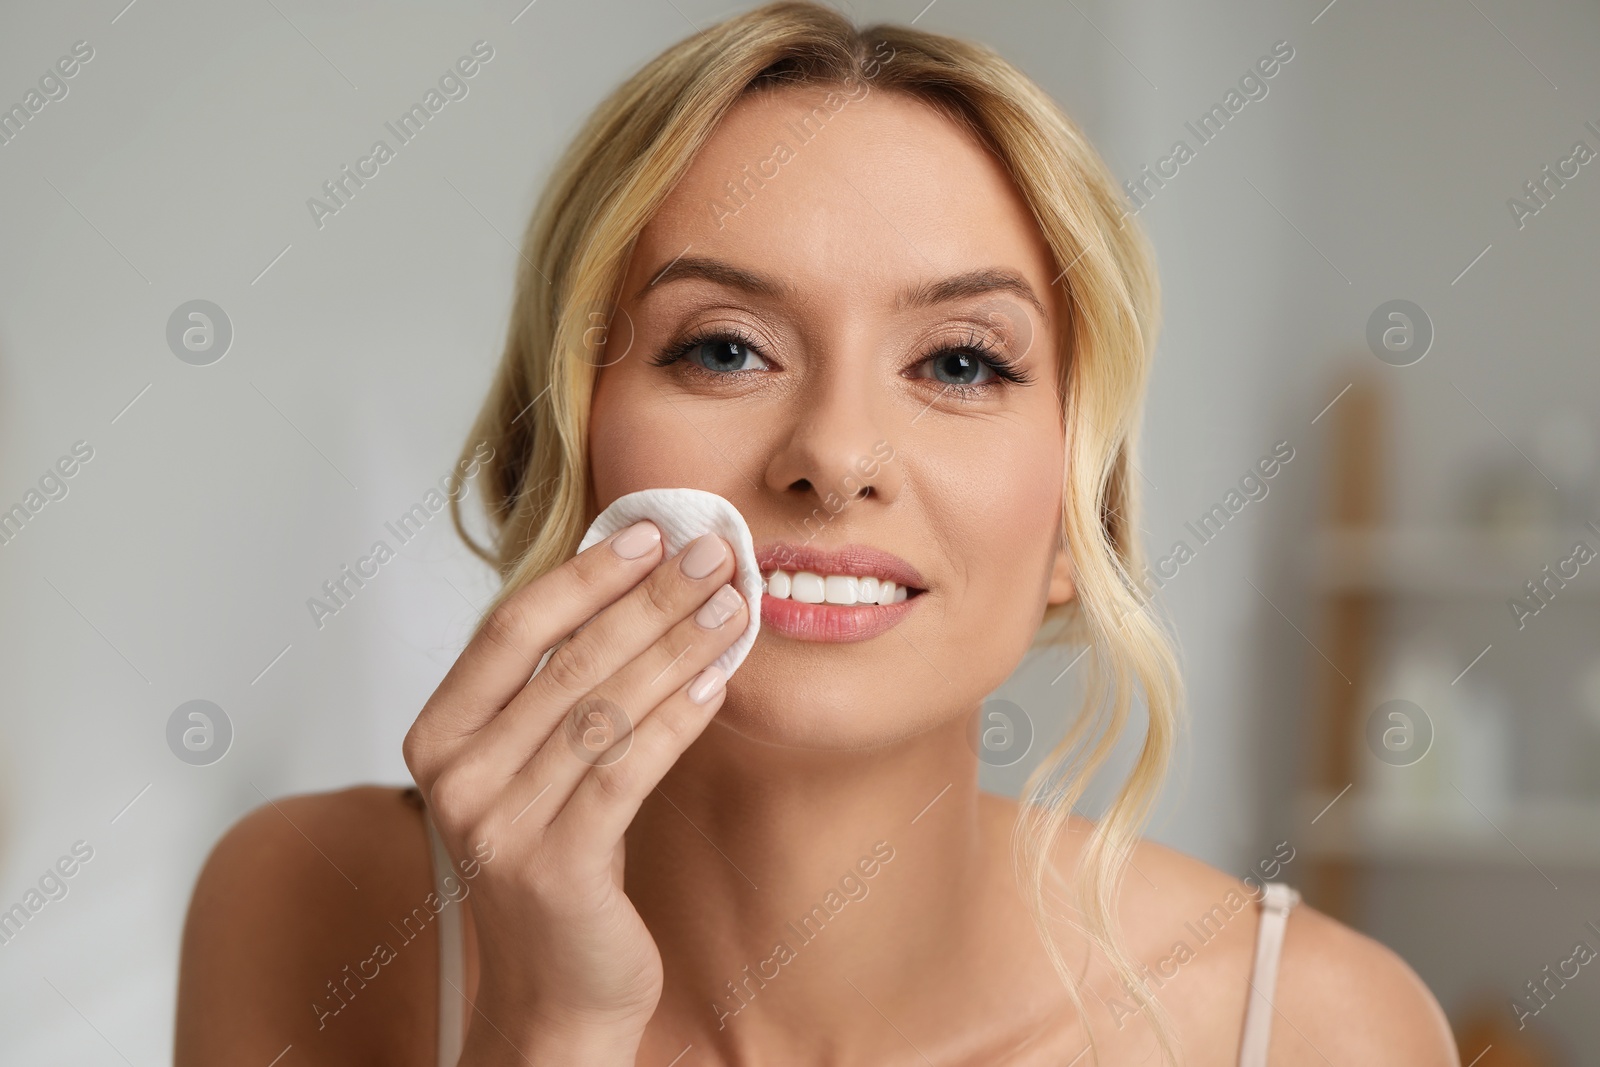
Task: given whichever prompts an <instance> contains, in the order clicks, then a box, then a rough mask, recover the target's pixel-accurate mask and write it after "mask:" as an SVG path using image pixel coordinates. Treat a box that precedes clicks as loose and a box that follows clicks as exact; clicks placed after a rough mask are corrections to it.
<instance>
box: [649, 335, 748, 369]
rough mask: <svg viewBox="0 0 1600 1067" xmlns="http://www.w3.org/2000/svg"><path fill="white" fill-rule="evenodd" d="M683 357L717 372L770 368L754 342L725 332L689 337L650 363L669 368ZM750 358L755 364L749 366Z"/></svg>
mask: <svg viewBox="0 0 1600 1067" xmlns="http://www.w3.org/2000/svg"><path fill="white" fill-rule="evenodd" d="M682 359H687V360H688V361H689V362H690V363H693V364H694V365H695V366H697V367H701V368H704V369H705V370H708V371H710V372H712V373H714V374H720V373H725V372H728V373H731V372H734V371H745V370H765V369H767V362H766V360H764V359H762V358H761V355H760V353H759V352H758V351H757V349H756V347H755V345H754V343H752V342H750V341H747V340H745V339H744V338H742V337H740V336H738V335H737V334H732V333H722V332H714V333H706V334H698V335H695V336H692V337H689V338H688V339H686V340H684V341H681V342H679V343H678V344H676V345H673V346H672V347H670V348H668V349H667V350H666V351H664V352H662V353H661V354H660V355H658V356H656V357H655V358H654V359H652V360H651V361H650V362H651V365H652V366H656V367H665V366H667V365H669V364H672V363H676V362H678V361H679V360H682ZM747 360H754V361H755V365H754V366H751V365H748V364H747V363H746V361H747Z"/></svg>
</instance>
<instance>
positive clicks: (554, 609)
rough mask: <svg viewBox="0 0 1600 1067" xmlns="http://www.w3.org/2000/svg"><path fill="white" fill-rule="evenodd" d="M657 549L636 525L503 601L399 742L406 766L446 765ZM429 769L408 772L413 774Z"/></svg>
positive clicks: (637, 575)
mask: <svg viewBox="0 0 1600 1067" xmlns="http://www.w3.org/2000/svg"><path fill="white" fill-rule="evenodd" d="M661 545H662V542H661V531H660V529H659V528H657V526H656V525H655V523H653V522H649V521H641V522H638V523H635V524H633V525H632V526H629V527H628V528H627V529H624V530H619V531H618V532H617V533H615V534H613V535H611V536H610V537H607V538H605V539H604V540H602V541H600V542H599V543H597V544H594V545H591V546H589V547H588V548H587V549H585V550H584V551H582V552H579V553H578V554H577V555H576V556H574V557H573V558H572V559H570V560H567V561H566V562H565V563H563V564H561V565H560V566H558V567H556V568H554V569H553V570H551V571H549V572H548V573H546V574H542V575H540V576H539V577H538V578H535V579H534V580H533V581H531V582H529V583H528V584H527V585H525V586H523V587H522V588H521V589H519V590H517V591H516V592H515V593H513V594H512V595H511V596H510V597H507V598H506V600H505V601H504V602H502V603H501V604H500V605H499V606H497V607H496V608H495V610H494V611H492V612H490V613H489V614H488V615H487V616H486V617H485V618H484V619H483V620H482V622H480V623H479V625H478V629H477V631H476V632H475V633H474V634H473V636H472V639H471V640H470V641H468V642H467V647H466V648H465V649H463V650H462V652H461V655H460V656H458V657H457V658H456V661H455V663H454V664H452V665H451V667H450V670H449V671H448V672H447V673H446V674H445V676H444V680H443V681H441V682H440V683H439V687H438V688H437V689H436V690H435V691H434V694H433V696H432V697H431V698H430V699H429V700H428V703H427V705H426V706H424V707H423V709H422V713H421V714H420V715H418V716H417V721H416V722H415V723H414V724H413V725H412V727H411V731H410V733H408V735H407V737H406V760H407V763H408V764H410V763H411V761H412V759H413V757H416V758H417V759H418V760H419V762H427V763H432V764H434V765H438V764H440V763H442V762H443V761H446V760H448V759H449V758H450V757H451V755H453V754H454V752H455V750H456V749H457V748H459V746H460V745H461V743H462V742H463V741H464V740H465V739H466V738H468V737H470V736H471V735H472V734H473V733H475V732H476V731H477V730H479V729H481V728H482V726H483V725H484V723H486V722H489V721H490V720H491V719H493V718H494V716H495V715H496V714H498V713H499V712H500V710H501V709H502V708H504V707H505V706H506V704H507V703H508V702H509V701H510V700H511V699H512V698H513V697H515V696H516V695H517V693H518V692H520V691H521V689H522V687H523V686H524V685H526V684H527V681H528V679H529V678H530V677H532V676H533V673H534V669H535V667H536V666H537V664H538V662H539V658H540V657H541V656H542V655H543V654H544V652H545V650H546V649H548V648H550V647H552V646H554V645H555V644H556V642H557V641H559V640H561V638H563V637H565V636H566V635H567V634H569V633H571V632H572V631H573V630H575V629H577V628H578V627H579V626H580V625H582V624H583V623H584V622H585V621H586V620H587V619H590V618H592V617H593V616H594V615H595V613H596V612H599V611H602V610H604V609H605V608H606V607H607V606H609V605H611V604H612V603H614V602H616V601H617V600H618V599H619V598H621V597H623V596H624V595H625V594H627V593H628V591H629V590H631V589H633V588H634V587H636V586H637V585H638V583H639V582H640V581H641V580H642V579H643V578H645V576H646V575H648V574H649V573H650V571H651V569H652V568H654V567H655V566H656V565H657V564H658V563H659V562H660V560H661V552H662V547H661ZM629 553H631V555H628V554H629ZM431 769H432V768H419V767H417V766H412V771H413V773H414V774H415V773H417V772H418V771H419V770H421V771H424V773H426V772H427V771H428V770H431ZM418 781H419V782H420V781H421V779H420V778H419V779H418Z"/></svg>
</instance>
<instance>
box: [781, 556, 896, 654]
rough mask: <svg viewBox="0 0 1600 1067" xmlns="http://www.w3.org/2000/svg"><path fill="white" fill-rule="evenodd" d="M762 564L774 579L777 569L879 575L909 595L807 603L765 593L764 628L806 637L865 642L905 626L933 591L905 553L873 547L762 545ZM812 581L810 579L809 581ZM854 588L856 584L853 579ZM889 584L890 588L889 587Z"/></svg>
mask: <svg viewBox="0 0 1600 1067" xmlns="http://www.w3.org/2000/svg"><path fill="white" fill-rule="evenodd" d="M756 562H757V563H758V564H759V566H760V567H761V572H762V574H764V575H767V576H768V578H769V579H770V578H771V576H772V575H773V574H774V572H777V571H783V572H785V573H786V574H788V575H791V576H793V575H798V574H800V573H801V572H807V573H809V574H812V575H818V576H821V577H822V578H823V579H827V578H829V577H834V578H835V580H836V581H837V580H838V579H840V578H846V577H848V578H850V579H858V578H859V579H868V580H869V582H868V584H869V585H870V584H871V581H870V580H873V579H875V580H876V581H877V582H880V583H888V582H893V583H895V584H896V585H899V586H901V587H903V588H904V598H903V599H896V600H893V601H892V602H890V603H887V604H879V603H857V604H836V603H825V602H824V603H806V602H803V601H802V600H797V599H794V598H793V597H786V596H782V595H778V596H774V595H772V594H771V593H766V594H764V595H763V596H762V597H761V623H762V626H763V627H771V628H772V629H774V630H776V631H778V632H779V633H782V634H784V635H785V636H787V637H791V638H794V639H796V640H801V641H834V642H849V641H865V640H867V639H868V638H871V637H876V636H877V635H878V634H881V633H883V632H884V631H886V630H888V629H890V628H891V627H893V626H896V625H898V624H899V622H900V621H901V620H902V619H904V618H905V617H906V616H907V615H908V614H910V613H911V612H912V611H913V610H915V608H916V605H917V604H918V603H919V602H920V596H919V594H921V593H923V592H925V591H926V589H927V584H926V579H924V578H923V577H922V574H921V572H920V571H918V570H917V569H916V568H915V567H913V566H912V565H911V564H910V563H908V562H906V561H905V560H903V559H901V558H900V557H899V556H896V555H894V554H893V553H890V552H884V551H883V550H881V549H876V548H872V547H871V546H868V545H841V546H839V547H838V548H833V549H822V548H818V547H816V546H813V545H805V544H796V543H794V542H775V543H769V544H764V545H760V546H758V547H757V549H756ZM808 581H809V580H808ZM849 584H851V585H852V586H853V585H854V582H853V581H852V582H851V583H849ZM885 588H887V586H885Z"/></svg>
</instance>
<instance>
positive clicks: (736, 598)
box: [694, 584, 744, 630]
mask: <svg viewBox="0 0 1600 1067" xmlns="http://www.w3.org/2000/svg"><path fill="white" fill-rule="evenodd" d="M743 603H744V597H742V596H740V595H739V592H738V590H736V589H734V587H733V586H731V585H726V584H724V585H723V587H722V588H721V589H718V590H717V594H716V596H714V597H712V598H711V599H710V600H708V601H706V602H705V603H704V604H702V605H700V610H699V611H697V612H695V613H694V621H695V622H697V623H699V624H700V625H701V626H703V627H704V628H705V629H707V630H715V629H716V628H717V627H719V626H721V625H722V624H723V623H725V622H727V621H728V620H729V619H731V618H733V616H734V613H735V612H737V611H738V610H739V605H740V604H743Z"/></svg>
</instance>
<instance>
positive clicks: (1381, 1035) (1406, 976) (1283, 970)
mask: <svg viewBox="0 0 1600 1067" xmlns="http://www.w3.org/2000/svg"><path fill="white" fill-rule="evenodd" d="M1293 859H1294V849H1293V847H1292V846H1290V845H1289V843H1288V842H1282V843H1280V845H1279V846H1278V847H1277V849H1276V850H1275V851H1273V852H1271V853H1269V854H1268V855H1267V856H1266V857H1264V858H1263V859H1262V860H1261V861H1258V863H1257V865H1256V868H1257V872H1258V873H1253V874H1252V875H1251V876H1247V877H1246V878H1242V879H1241V878H1236V877H1234V876H1232V875H1230V874H1227V873H1225V872H1223V871H1220V870H1217V869H1216V868H1215V867H1212V866H1210V865H1209V864H1206V863H1204V862H1202V861H1200V860H1198V859H1195V858H1194V857H1193V856H1189V855H1186V854H1184V853H1182V852H1179V851H1177V850H1176V849H1172V848H1168V847H1166V846H1163V845H1160V844H1156V843H1155V842H1151V841H1144V840H1141V842H1140V843H1139V845H1138V846H1137V847H1136V848H1134V849H1133V850H1132V852H1131V854H1130V860H1131V862H1132V864H1134V865H1136V868H1137V869H1136V870H1133V871H1130V872H1129V874H1128V875H1127V876H1126V877H1125V880H1124V883H1123V884H1124V891H1123V906H1124V917H1125V920H1126V921H1127V923H1128V925H1129V926H1133V925H1134V923H1133V921H1132V920H1134V918H1135V917H1139V918H1140V919H1142V920H1143V921H1144V924H1145V927H1146V929H1149V930H1172V929H1174V927H1175V925H1176V926H1177V927H1178V928H1180V929H1181V930H1182V934H1180V935H1179V940H1180V941H1181V940H1183V939H1184V937H1185V936H1187V938H1188V941H1189V942H1192V943H1191V944H1190V945H1189V947H1190V949H1191V950H1192V955H1191V956H1190V959H1189V963H1191V964H1193V966H1192V970H1193V972H1194V975H1195V977H1196V978H1197V979H1198V980H1197V981H1196V982H1194V983H1192V985H1194V986H1202V985H1203V986H1209V987H1211V988H1210V990H1209V991H1207V990H1191V991H1189V992H1188V993H1187V994H1186V995H1184V996H1180V997H1168V996H1166V995H1165V994H1164V993H1163V996H1162V999H1163V1002H1164V1003H1167V1004H1168V1006H1169V1007H1171V1008H1173V1009H1174V1013H1175V1014H1176V1015H1180V1016H1184V1017H1187V1018H1188V1023H1189V1025H1188V1027H1186V1029H1190V1030H1191V1031H1199V1032H1202V1033H1205V1034H1206V1035H1207V1036H1208V1037H1210V1038H1212V1039H1214V1040H1218V1041H1222V1040H1225V1039H1226V1038H1228V1037H1230V1036H1231V1038H1232V1041H1233V1043H1232V1045H1230V1046H1228V1047H1230V1048H1232V1049H1234V1050H1237V1048H1238V1042H1239V1039H1240V1036H1241V1029H1242V1025H1243V1017H1244V1009H1245V1006H1246V1002H1247V1000H1248V992H1249V979H1250V976H1251V974H1252V971H1253V969H1254V962H1255V947H1256V934H1257V931H1258V930H1259V927H1260V921H1261V908H1260V905H1259V900H1260V897H1261V895H1262V885H1263V883H1264V882H1266V881H1275V880H1276V881H1287V882H1289V883H1291V884H1292V883H1293V882H1294V880H1295V879H1294V878H1293V877H1292V876H1289V875H1288V874H1287V872H1286V871H1285V870H1284V868H1285V867H1286V866H1287V865H1288V864H1290V863H1291V862H1292V861H1293ZM1141 871H1142V874H1141V873H1140V872H1141ZM1140 941H1142V944H1140V943H1139V942H1140ZM1135 942H1136V945H1137V948H1138V950H1139V953H1140V954H1141V955H1142V956H1143V957H1144V958H1146V959H1148V958H1149V957H1150V956H1151V955H1152V954H1159V953H1161V952H1162V949H1161V946H1160V944H1159V938H1156V939H1154V940H1152V938H1151V937H1149V936H1145V937H1143V938H1139V937H1136V938H1135ZM1175 947H1176V946H1175ZM1177 955H1180V953H1178V952H1175V951H1169V952H1168V953H1166V954H1165V955H1164V956H1163V957H1162V958H1164V959H1168V960H1170V959H1172V958H1173V957H1174V956H1177ZM1174 969H1177V970H1182V969H1183V968H1182V967H1179V968H1174V966H1173V965H1172V964H1170V963H1169V964H1167V965H1166V966H1165V967H1160V969H1158V970H1157V971H1155V973H1156V974H1157V975H1160V974H1164V973H1166V972H1167V971H1172V970H1174ZM1201 975H1205V976H1206V978H1200V976H1201ZM1180 980H1181V974H1179V975H1175V976H1174V979H1172V981H1173V983H1174V986H1176V983H1177V982H1178V981H1180ZM1173 991H1174V992H1176V988H1174V990H1173ZM1273 1000H1274V1008H1275V1010H1274V1012H1273V1021H1272V1039H1271V1049H1270V1054H1269V1056H1268V1059H1269V1061H1270V1062H1272V1063H1282V1064H1307V1065H1311V1064H1317V1065H1326V1064H1327V1063H1330V1062H1331V1063H1334V1064H1346V1063H1349V1064H1356V1063H1359V1064H1363V1065H1371V1067H1384V1065H1388V1064H1393V1065H1401V1064H1404V1065H1407V1067H1436V1065H1437V1067H1450V1065H1459V1062H1460V1061H1459V1059H1458V1057H1457V1054H1456V1048H1455V1042H1454V1039H1453V1038H1452V1036H1451V1034H1450V1028H1449V1025H1448V1023H1447V1022H1446V1020H1445V1016H1444V1012H1443V1011H1442V1010H1441V1009H1440V1007H1439V1003H1438V1001H1437V1000H1436V999H1435V998H1434V996H1433V994H1432V993H1431V992H1430V991H1429V990H1428V987H1427V986H1426V985H1424V984H1423V982H1422V980H1421V979H1420V978H1419V977H1418V976H1417V974H1416V972H1415V971H1413V970H1412V969H1411V967H1410V966H1409V965H1407V964H1406V962H1405V961H1404V960H1402V959H1401V958H1400V957H1399V956H1398V955H1396V954H1395V953H1394V952H1393V951H1392V950H1390V949H1389V948H1387V947H1386V946H1384V945H1382V944H1380V943H1379V942H1377V941H1375V940H1373V939H1372V938H1370V937H1367V936H1365V935H1364V934H1361V933H1358V932H1357V931H1355V930H1353V929H1351V928H1350V927H1348V926H1346V925H1344V924H1343V923H1340V922H1338V921H1336V920H1335V919H1333V918H1331V917H1329V916H1328V915H1326V914H1324V913H1323V912H1321V911H1318V910H1317V909H1316V908H1313V907H1311V906H1310V905H1308V904H1305V903H1300V904H1297V905H1296V906H1295V907H1294V908H1293V909H1292V910H1291V911H1290V913H1289V918H1288V923H1287V926H1286V928H1285V932H1284V940H1283V949H1282V955H1281V957H1280V962H1279V970H1278V981H1277V987H1276V992H1275V995H1274V998H1273ZM1219 1009H1222V1010H1223V1014H1222V1016H1221V1017H1222V1019H1224V1020H1225V1021H1226V1023H1227V1025H1226V1026H1222V1027H1216V1026H1211V1025H1207V1023H1206V1022H1205V1021H1204V1019H1203V1018H1196V1017H1195V1014H1194V1013H1195V1011H1196V1010H1199V1011H1200V1012H1202V1013H1204V1014H1205V1015H1210V1014H1211V1013H1213V1012H1215V1011H1218V1010H1219Z"/></svg>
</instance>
